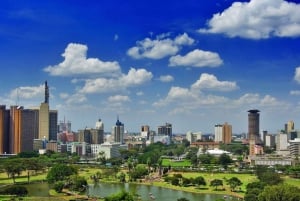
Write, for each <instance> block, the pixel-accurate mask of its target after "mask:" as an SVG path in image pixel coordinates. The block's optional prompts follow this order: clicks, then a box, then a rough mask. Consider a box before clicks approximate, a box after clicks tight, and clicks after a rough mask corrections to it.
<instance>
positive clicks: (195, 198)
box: [25, 183, 237, 201]
mask: <svg viewBox="0 0 300 201" xmlns="http://www.w3.org/2000/svg"><path fill="white" fill-rule="evenodd" d="M25 186H26V187H27V189H28V191H29V195H30V196H45V197H47V196H48V191H49V186H48V184H47V183H39V184H29V185H25ZM122 190H125V191H128V192H134V193H137V194H138V195H140V196H141V198H142V200H143V201H150V200H151V201H153V199H151V197H150V196H152V197H155V200H159V201H176V200H177V199H178V198H182V197H184V198H187V199H188V200H189V201H215V200H217V199H220V198H223V195H215V194H197V193H188V192H183V191H176V190H171V189H167V188H162V187H157V186H148V185H138V184H128V183H125V184H109V183H99V184H97V185H96V186H94V185H90V186H89V189H88V192H87V193H88V194H89V195H90V196H97V197H106V196H109V195H111V194H115V193H118V192H120V191H122ZM226 200H232V201H235V200H237V199H236V198H232V197H228V198H227V199H226Z"/></svg>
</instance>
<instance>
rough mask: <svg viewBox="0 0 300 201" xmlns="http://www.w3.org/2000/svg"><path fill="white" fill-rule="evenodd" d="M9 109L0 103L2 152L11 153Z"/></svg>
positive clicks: (0, 151)
mask: <svg viewBox="0 0 300 201" xmlns="http://www.w3.org/2000/svg"><path fill="white" fill-rule="evenodd" d="M9 127H10V125H9V110H7V109H6V106H5V105H0V154H4V153H9Z"/></svg>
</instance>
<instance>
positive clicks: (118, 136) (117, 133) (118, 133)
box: [112, 117, 124, 144]
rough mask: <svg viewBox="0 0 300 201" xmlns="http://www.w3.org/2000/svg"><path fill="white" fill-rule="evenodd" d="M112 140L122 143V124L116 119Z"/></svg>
mask: <svg viewBox="0 0 300 201" xmlns="http://www.w3.org/2000/svg"><path fill="white" fill-rule="evenodd" d="M112 132H113V136H114V142H119V143H121V144H124V124H123V123H122V122H120V121H119V117H118V119H117V122H116V125H115V126H113V130H112Z"/></svg>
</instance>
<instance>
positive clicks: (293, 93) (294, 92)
mask: <svg viewBox="0 0 300 201" xmlns="http://www.w3.org/2000/svg"><path fill="white" fill-rule="evenodd" d="M290 95H294V96H299V95H300V90H292V91H290Z"/></svg>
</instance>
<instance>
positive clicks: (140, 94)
mask: <svg viewBox="0 0 300 201" xmlns="http://www.w3.org/2000/svg"><path fill="white" fill-rule="evenodd" d="M136 95H137V96H142V95H144V92H142V91H138V92H136Z"/></svg>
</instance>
